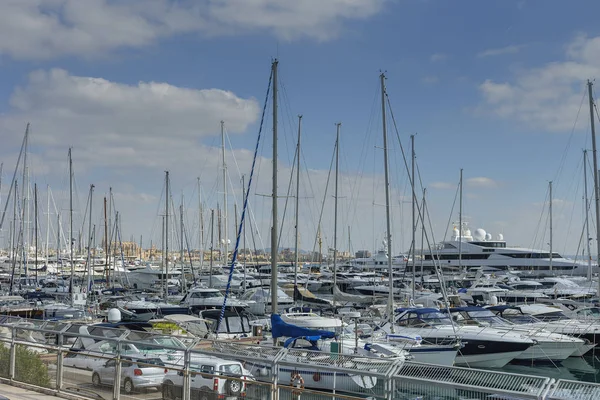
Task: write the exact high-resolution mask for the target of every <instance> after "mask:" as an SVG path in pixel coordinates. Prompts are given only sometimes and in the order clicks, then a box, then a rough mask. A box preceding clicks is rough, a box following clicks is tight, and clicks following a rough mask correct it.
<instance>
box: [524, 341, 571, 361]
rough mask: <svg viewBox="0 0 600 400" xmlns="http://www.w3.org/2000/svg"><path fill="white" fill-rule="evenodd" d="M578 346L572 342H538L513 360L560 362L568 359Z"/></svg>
mask: <svg viewBox="0 0 600 400" xmlns="http://www.w3.org/2000/svg"><path fill="white" fill-rule="evenodd" d="M580 346H581V345H580V344H579V343H573V342H538V344H537V345H536V346H531V347H530V348H528V349H527V350H525V351H524V352H522V353H521V354H520V355H518V356H517V357H515V360H520V361H532V360H533V361H546V362H551V361H562V360H566V359H567V358H569V357H570V356H571V354H573V353H574V352H575V351H577V350H578V349H579V347H580Z"/></svg>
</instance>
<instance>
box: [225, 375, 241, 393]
mask: <svg viewBox="0 0 600 400" xmlns="http://www.w3.org/2000/svg"><path fill="white" fill-rule="evenodd" d="M226 387H227V392H228V393H229V394H231V395H233V396H237V395H238V394H240V393H241V392H242V382H240V381H238V380H234V379H230V380H228V381H227V384H226Z"/></svg>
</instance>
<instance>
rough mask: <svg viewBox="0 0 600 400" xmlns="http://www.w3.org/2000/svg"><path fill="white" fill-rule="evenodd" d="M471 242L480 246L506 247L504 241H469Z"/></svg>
mask: <svg viewBox="0 0 600 400" xmlns="http://www.w3.org/2000/svg"><path fill="white" fill-rule="evenodd" d="M469 243H471V244H474V245H476V246H481V247H495V248H505V247H506V242H469Z"/></svg>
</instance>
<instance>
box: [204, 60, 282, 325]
mask: <svg viewBox="0 0 600 400" xmlns="http://www.w3.org/2000/svg"><path fill="white" fill-rule="evenodd" d="M272 80H273V69H271V73H270V75H269V83H268V85H267V93H266V95H265V102H264V106H263V110H262V116H261V119H260V126H259V128H258V137H257V139H256V147H255V148H254V157H253V159H252V168H251V169H250V176H249V178H248V188H247V189H245V190H246V195H245V196H244V207H243V208H242V216H241V218H240V224H239V227H238V231H237V237H236V239H235V249H234V251H233V254H232V256H231V267H230V268H229V276H228V278H227V287H226V289H225V296H224V298H223V306H222V307H221V313H220V314H219V320H218V321H217V327H216V329H215V332H219V327H220V325H221V322H222V321H223V317H224V316H225V306H226V304H227V298H228V297H229V292H230V290H231V280H232V278H233V270H234V267H235V262H236V261H237V255H238V250H239V247H240V238H241V236H242V228H243V226H244V219H245V218H246V208H247V207H248V197H249V196H248V195H249V194H250V188H251V187H252V178H254V169H255V167H256V159H257V158H258V149H259V145H260V137H261V134H262V130H263V125H264V122H265V114H266V111H267V104H268V100H269V93H270V92H271V81H272ZM275 201H277V199H275ZM225 262H227V260H225ZM271 290H277V288H271ZM217 334H218V333H217Z"/></svg>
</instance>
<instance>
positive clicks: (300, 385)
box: [290, 371, 304, 396]
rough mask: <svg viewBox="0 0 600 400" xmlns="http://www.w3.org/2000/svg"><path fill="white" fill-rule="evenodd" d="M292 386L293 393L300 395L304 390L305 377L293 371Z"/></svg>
mask: <svg viewBox="0 0 600 400" xmlns="http://www.w3.org/2000/svg"><path fill="white" fill-rule="evenodd" d="M290 386H291V387H292V395H294V396H299V395H300V394H301V393H302V391H303V390H304V379H303V378H302V375H300V374H299V373H298V372H296V371H294V372H292V377H291V379H290Z"/></svg>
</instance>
